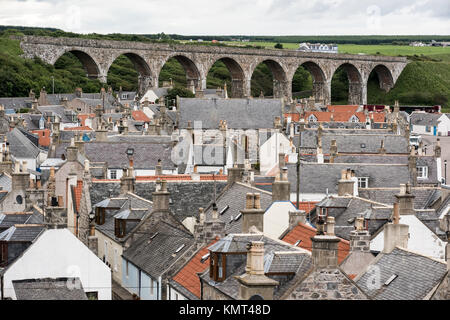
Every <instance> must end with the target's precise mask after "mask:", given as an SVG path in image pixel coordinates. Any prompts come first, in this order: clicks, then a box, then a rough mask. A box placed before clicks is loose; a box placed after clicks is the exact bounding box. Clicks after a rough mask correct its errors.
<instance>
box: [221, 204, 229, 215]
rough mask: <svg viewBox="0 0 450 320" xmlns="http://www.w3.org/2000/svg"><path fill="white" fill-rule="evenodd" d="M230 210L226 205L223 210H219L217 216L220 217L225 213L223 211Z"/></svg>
mask: <svg viewBox="0 0 450 320" xmlns="http://www.w3.org/2000/svg"><path fill="white" fill-rule="evenodd" d="M229 208H230V206H229V205H227V206H226V207H225V208H223V209H222V210H220V212H219V214H220V215H222V214H224V213H225V211H227V210H228V209H229Z"/></svg>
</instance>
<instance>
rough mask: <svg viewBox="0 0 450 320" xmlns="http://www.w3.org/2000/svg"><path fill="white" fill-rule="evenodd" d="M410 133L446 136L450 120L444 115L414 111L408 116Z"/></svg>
mask: <svg viewBox="0 0 450 320" xmlns="http://www.w3.org/2000/svg"><path fill="white" fill-rule="evenodd" d="M410 123H411V133H413V134H417V135H431V136H448V135H450V119H449V118H448V117H447V115H446V114H445V113H428V112H425V111H415V112H413V113H411V116H410Z"/></svg>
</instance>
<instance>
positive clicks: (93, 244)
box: [88, 223, 98, 255]
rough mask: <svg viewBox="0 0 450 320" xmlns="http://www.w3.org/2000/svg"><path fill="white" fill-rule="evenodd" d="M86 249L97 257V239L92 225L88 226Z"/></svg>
mask: <svg viewBox="0 0 450 320" xmlns="http://www.w3.org/2000/svg"><path fill="white" fill-rule="evenodd" d="M88 247H89V249H91V251H92V252H93V253H95V255H98V238H97V236H96V235H95V225H94V224H93V223H91V224H90V225H89V237H88Z"/></svg>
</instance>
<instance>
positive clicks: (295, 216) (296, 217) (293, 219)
mask: <svg viewBox="0 0 450 320" xmlns="http://www.w3.org/2000/svg"><path fill="white" fill-rule="evenodd" d="M299 223H301V224H306V212H305V211H304V210H295V211H289V228H294V227H296V226H298V224H299Z"/></svg>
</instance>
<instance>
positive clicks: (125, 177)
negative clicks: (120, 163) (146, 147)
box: [120, 159, 136, 194]
mask: <svg viewBox="0 0 450 320" xmlns="http://www.w3.org/2000/svg"><path fill="white" fill-rule="evenodd" d="M135 182H136V177H135V176H134V169H133V160H132V159H130V162H129V165H128V168H124V169H123V174H122V177H121V178H120V194H125V193H127V192H132V193H134V185H135Z"/></svg>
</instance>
